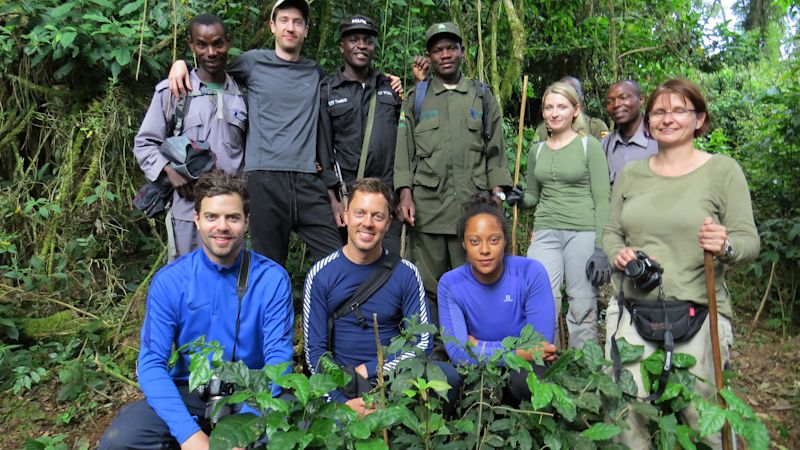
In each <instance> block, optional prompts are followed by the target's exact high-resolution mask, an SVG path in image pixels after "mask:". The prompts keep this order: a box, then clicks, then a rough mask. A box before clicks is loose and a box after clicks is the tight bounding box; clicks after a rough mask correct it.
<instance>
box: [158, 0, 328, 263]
mask: <svg viewBox="0 0 800 450" xmlns="http://www.w3.org/2000/svg"><path fill="white" fill-rule="evenodd" d="M308 14H309V6H308V3H307V2H306V1H305V0H278V1H276V2H275V5H274V7H273V8H272V15H271V20H270V29H271V31H272V34H274V35H275V49H274V50H267V49H255V50H249V51H247V52H245V53H243V54H242V55H241V56H240V57H239V58H237V60H236V61H235V62H234V63H233V64H232V65H231V67H230V68H229V69H228V73H229V74H230V75H231V76H232V77H233V78H234V79H235V80H236V81H237V82H238V83H239V84H240V85H243V86H244V87H246V88H247V103H248V109H249V121H250V126H249V128H248V133H247V145H246V151H245V166H244V170H245V173H246V176H247V190H248V191H249V193H250V196H251V198H252V201H251V204H252V208H251V212H250V217H251V221H250V224H251V225H250V230H251V231H250V232H251V237H252V244H253V250H255V251H256V252H258V253H261V254H264V255H266V256H267V257H269V258H270V259H272V260H274V261H276V262H277V263H278V264H281V265H285V263H286V257H287V255H288V248H289V235H290V233H291V231H295V232H296V233H297V234H298V235H300V238H301V239H302V240H303V241H305V242H306V244H307V245H308V248H309V250H310V252H311V255H312V257H314V258H315V259H319V258H322V257H323V256H326V255H328V254H330V253H332V252H333V251H334V250H335V249H336V248H338V247H340V246H341V240H340V237H339V234H338V232H337V230H336V226H335V225H334V221H333V215H332V213H331V207H330V204H329V203H328V194H327V189H328V188H331V189H332V188H334V187H335V186H336V184H337V180H336V177H335V175H334V174H333V173H332V172H331V171H330V170H328V168H329V167H331V164H330V163H329V161H328V155H327V153H319V154H318V152H317V124H318V119H319V90H318V86H319V82H320V80H321V79H322V78H323V76H324V74H323V72H322V69H321V68H320V67H319V65H318V64H317V63H316V62H314V61H312V60H310V59H307V58H303V57H302V56H301V55H300V51H301V49H302V47H303V42H304V40H305V38H306V36H307V35H308ZM185 67H186V65H185V63H184V62H183V61H176V62H175V63H174V64H173V68H172V70H170V77H169V78H170V89H171V90H172V91H173V94H176V95H177V93H178V92H179V91H180V92H183V91H184V90H185V85H186V83H187V81H186V78H185V74H186V69H185ZM317 163H319V166H320V167H322V168H323V170H321V171H320V172H318V171H317Z"/></svg>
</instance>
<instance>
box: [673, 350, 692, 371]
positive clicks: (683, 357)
mask: <svg viewBox="0 0 800 450" xmlns="http://www.w3.org/2000/svg"><path fill="white" fill-rule="evenodd" d="M695 364H697V358H695V357H694V356H692V355H689V354H686V353H675V354H673V355H672V365H673V366H674V367H677V368H678V369H689V368H691V367H694V365H695Z"/></svg>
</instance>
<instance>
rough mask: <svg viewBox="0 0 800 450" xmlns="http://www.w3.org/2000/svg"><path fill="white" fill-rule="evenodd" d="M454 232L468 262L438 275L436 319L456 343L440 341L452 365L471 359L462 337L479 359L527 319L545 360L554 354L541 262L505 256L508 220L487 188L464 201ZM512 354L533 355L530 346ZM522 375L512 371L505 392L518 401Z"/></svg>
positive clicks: (523, 390) (525, 395) (525, 394)
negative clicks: (537, 335)
mask: <svg viewBox="0 0 800 450" xmlns="http://www.w3.org/2000/svg"><path fill="white" fill-rule="evenodd" d="M458 236H459V238H460V239H461V240H462V245H463V246H464V249H465V250H466V254H467V263H466V264H464V265H463V266H461V267H459V268H456V269H453V270H451V271H449V272H447V273H445V274H444V275H443V276H442V278H441V280H439V318H440V320H441V325H442V328H443V330H444V331H443V333H444V335H445V336H452V337H455V338H456V340H457V341H458V342H452V340H451V342H448V343H447V344H445V348H446V350H447V354H448V355H449V356H450V359H451V360H452V361H453V363H454V364H476V361H475V360H474V359H473V358H472V357H470V356H469V355H468V354H467V352H466V351H465V350H464V349H465V347H466V345H467V342H470V343H471V344H472V345H474V346H475V351H476V353H477V354H478V355H479V356H480V357H481V358H488V357H489V356H491V355H492V354H493V353H494V352H497V351H502V345H501V341H502V340H503V339H504V338H506V337H508V336H518V335H519V333H520V331H522V328H524V327H525V325H528V324H530V325H531V326H533V328H534V329H535V330H536V331H537V332H539V333H540V334H541V335H542V336H543V337H544V339H545V340H546V341H547V342H545V343H544V344H543V345H542V347H541V348H539V349H536V350H534V351H536V352H537V353H538V352H542V355H541V356H542V358H543V359H544V360H545V361H552V360H553V359H554V358H555V351H556V347H555V346H554V345H552V344H550V342H552V341H553V336H554V334H555V307H554V302H553V293H552V290H551V289H550V282H549V278H548V276H547V272H546V271H545V269H544V267H543V266H542V265H541V264H540V263H539V262H538V261H535V260H532V259H528V258H523V257H518V256H510V255H506V254H505V252H506V249H507V244H508V240H507V236H508V220H507V219H506V218H505V216H504V215H503V213H502V211H501V210H500V209H499V208H498V207H497V206H496V205H495V203H494V202H493V201H492V199H491V198H490V197H489V195H488V194H486V193H478V194H476V195H475V196H473V197H472V198H471V199H470V200H469V201H468V202H467V203H466V204H465V205H464V215H463V216H462V217H461V219H460V220H459V222H458ZM517 354H518V355H520V356H522V357H523V358H525V359H527V360H529V361H530V360H532V359H533V356H534V355H533V354H532V352H531V350H525V349H518V350H517ZM525 378H526V374H520V373H515V372H512V373H511V375H510V386H509V387H510V391H511V395H512V397H514V399H515V400H516V402H517V403H519V401H521V400H522V399H528V400H530V391H529V390H528V388H527V383H526V381H525Z"/></svg>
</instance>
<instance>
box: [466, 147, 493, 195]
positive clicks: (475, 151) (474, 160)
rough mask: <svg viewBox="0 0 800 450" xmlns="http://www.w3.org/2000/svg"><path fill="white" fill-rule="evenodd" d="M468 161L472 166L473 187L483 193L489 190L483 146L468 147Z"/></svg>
mask: <svg viewBox="0 0 800 450" xmlns="http://www.w3.org/2000/svg"><path fill="white" fill-rule="evenodd" d="M469 150H470V151H469V159H468V160H467V161H468V162H469V163H471V164H472V182H473V183H474V184H475V187H477V188H478V189H480V190H482V191H485V190H487V189H489V175H488V174H487V172H486V158H484V155H483V144H482V143H481V144H472V145H470V146H469Z"/></svg>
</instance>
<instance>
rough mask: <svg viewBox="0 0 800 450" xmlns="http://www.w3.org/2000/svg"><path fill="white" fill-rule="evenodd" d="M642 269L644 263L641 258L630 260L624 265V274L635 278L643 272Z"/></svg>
mask: <svg viewBox="0 0 800 450" xmlns="http://www.w3.org/2000/svg"><path fill="white" fill-rule="evenodd" d="M644 269H645V267H644V263H643V262H642V261H641V260H639V259H634V260H631V261H630V262H629V263H628V264H626V265H625V276H626V277H628V278H631V279H634V280H636V279H638V278H639V277H641V276H642V275H643V274H644Z"/></svg>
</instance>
